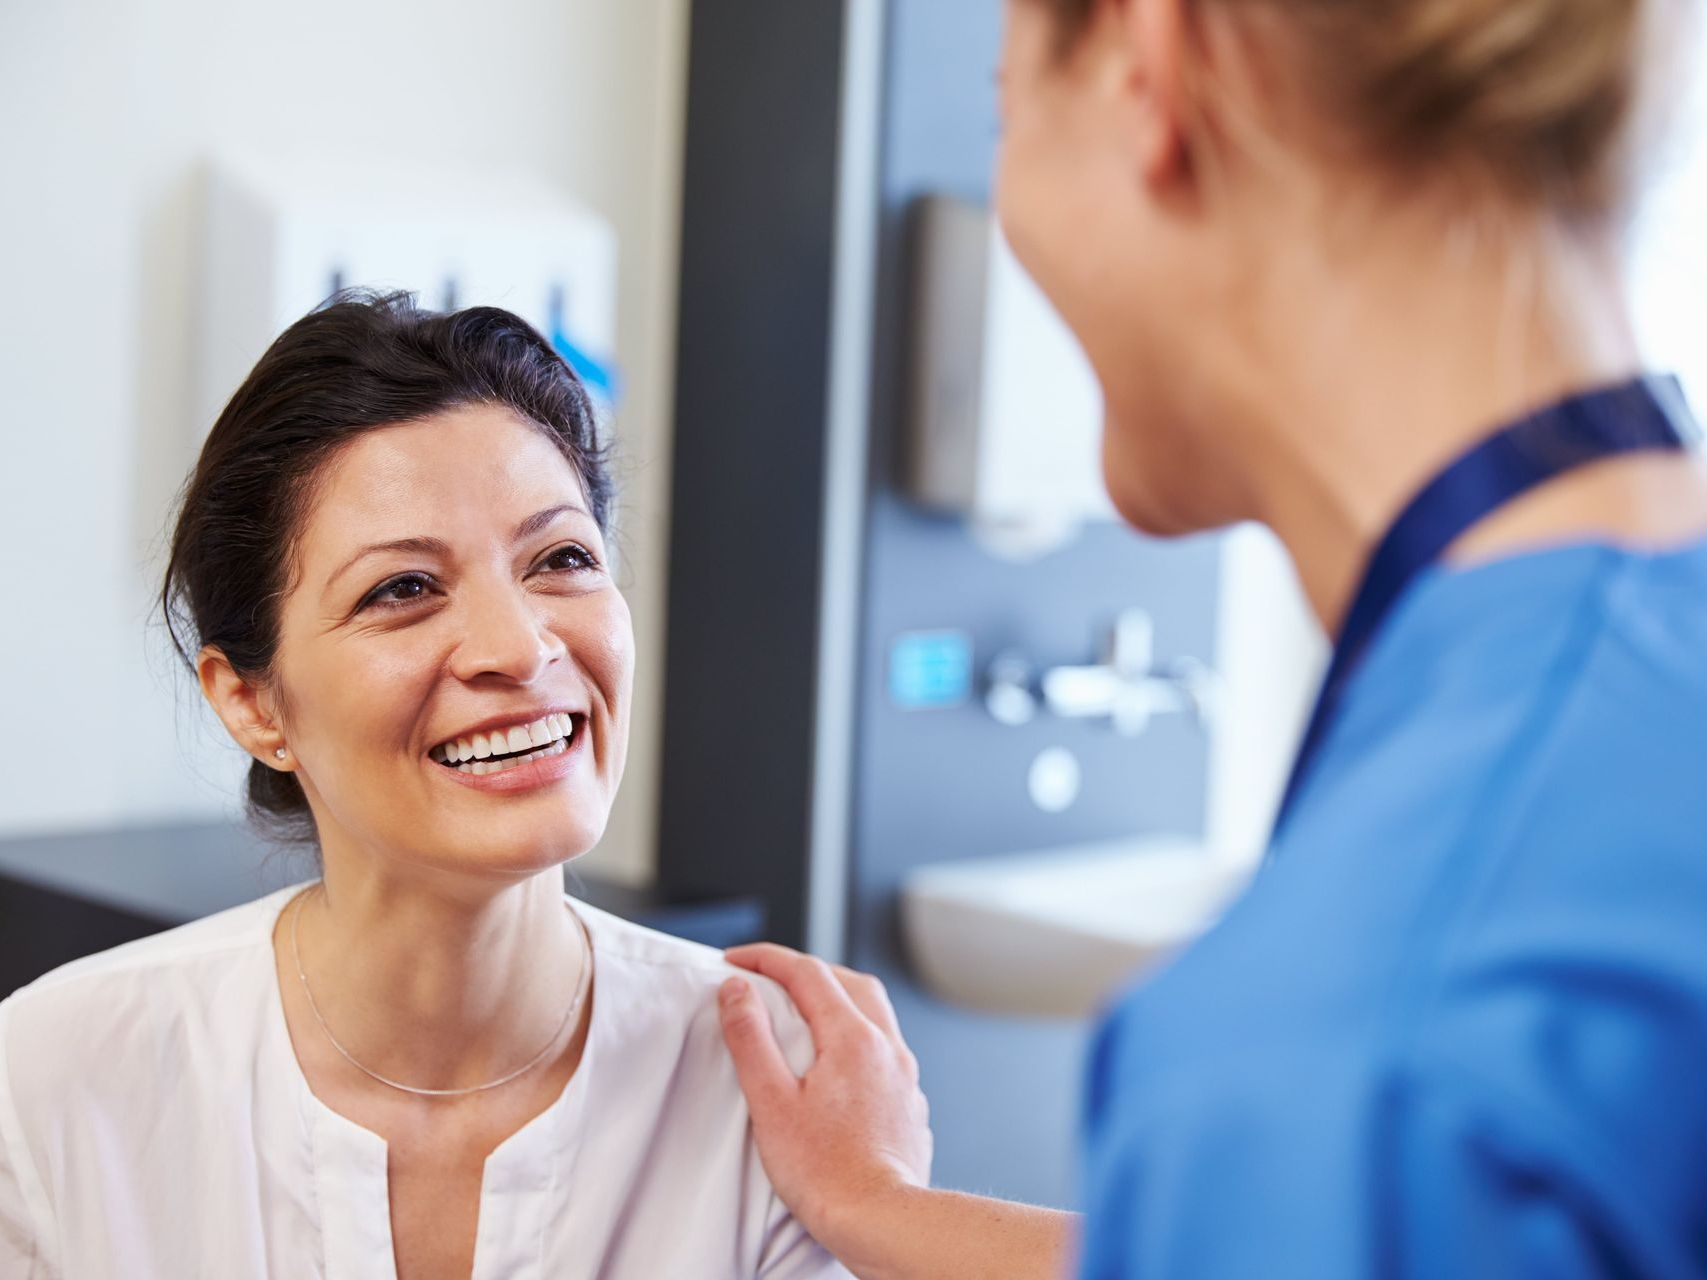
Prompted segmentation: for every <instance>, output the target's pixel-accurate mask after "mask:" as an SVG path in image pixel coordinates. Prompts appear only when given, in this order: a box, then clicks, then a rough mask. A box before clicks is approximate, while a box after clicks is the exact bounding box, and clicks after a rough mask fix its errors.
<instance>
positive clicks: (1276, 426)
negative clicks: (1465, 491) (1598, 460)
mask: <svg viewBox="0 0 1707 1280" xmlns="http://www.w3.org/2000/svg"><path fill="white" fill-rule="evenodd" d="M1438 241H1439V237H1438V235H1437V236H1436V243H1435V244H1434V245H1432V246H1431V245H1430V244H1429V243H1428V242H1427V240H1426V239H1424V240H1421V241H1419V242H1418V243H1412V244H1409V245H1406V244H1404V243H1395V244H1392V245H1390V246H1388V247H1387V248H1386V249H1385V250H1384V251H1383V250H1374V251H1372V252H1370V253H1369V254H1367V255H1366V256H1365V257H1364V258H1362V259H1361V260H1360V261H1359V262H1357V263H1349V262H1347V261H1345V260H1344V259H1343V258H1342V259H1340V260H1337V261H1336V260H1333V259H1330V258H1329V257H1327V256H1326V255H1325V254H1324V256H1323V257H1321V258H1320V259H1317V260H1316V261H1315V262H1314V263H1312V262H1311V261H1310V260H1309V258H1308V256H1307V255H1304V256H1301V258H1300V262H1301V266H1299V267H1298V268H1295V269H1294V271H1292V272H1286V271H1285V270H1284V269H1282V271H1281V272H1280V273H1278V274H1280V275H1286V276H1287V277H1288V278H1286V279H1284V280H1278V279H1277V280H1276V282H1275V283H1276V286H1277V287H1276V288H1274V289H1272V290H1270V291H1269V293H1268V296H1269V297H1270V298H1271V299H1273V302H1272V303H1271V305H1270V306H1269V308H1268V314H1267V316H1266V318H1265V321H1264V322H1261V323H1259V324H1258V325H1257V326H1256V328H1255V330H1254V332H1255V333H1256V334H1258V335H1259V337H1258V340H1257V341H1255V342H1254V343H1250V344H1241V348H1240V350H1238V351H1236V352H1230V353H1229V357H1230V358H1229V359H1228V360H1227V362H1226V363H1225V365H1224V368H1223V370H1222V381H1223V385H1225V386H1226V387H1228V388H1231V397H1230V400H1231V405H1232V407H1231V409H1230V410H1229V415H1230V417H1231V419H1232V420H1234V421H1242V422H1243V424H1244V427H1243V429H1242V430H1236V431H1232V432H1229V433H1228V435H1229V439H1230V444H1231V450H1230V451H1232V452H1236V454H1237V456H1236V457H1230V458H1229V459H1228V465H1230V466H1232V467H1235V468H1237V469H1239V471H1240V473H1241V474H1242V476H1243V477H1244V478H1245V479H1244V483H1243V484H1242V485H1241V486H1240V487H1241V488H1242V489H1243V490H1244V491H1245V492H1247V493H1250V494H1251V495H1252V499H1251V502H1252V507H1253V509H1252V510H1251V511H1249V512H1247V513H1241V514H1246V515H1249V516H1252V517H1254V518H1256V519H1259V520H1261V521H1263V522H1264V523H1266V524H1267V525H1269V527H1270V528H1272V529H1273V530H1274V531H1275V533H1276V534H1277V535H1278V536H1279V537H1280V539H1281V541H1282V542H1284V543H1285V544H1286V547H1287V549H1288V551H1289V552H1290V553H1291V555H1292V559H1293V562H1294V563H1295V565H1296V566H1297V568H1298V572H1299V578H1300V581H1301V583H1302V586H1303V588H1304V592H1305V595H1306V597H1307V598H1308V600H1309V602H1310V605H1311V608H1312V609H1313V611H1314V612H1315V614H1316V616H1317V618H1318V620H1319V621H1321V623H1322V624H1323V626H1324V628H1326V629H1327V631H1328V632H1329V634H1330V635H1331V634H1335V633H1337V631H1338V628H1339V626H1340V623H1341V621H1342V620H1343V617H1344V615H1345V612H1346V611H1347V610H1348V609H1349V607H1350V603H1351V596H1352V594H1353V592H1354V591H1355V590H1356V588H1357V585H1358V582H1359V580H1360V579H1361V576H1362V573H1363V570H1364V567H1365V565H1366V563H1367V561H1368V558H1369V556H1370V554H1371V553H1372V551H1373V548H1374V546H1375V544H1376V542H1377V541H1378V540H1379V539H1380V538H1381V536H1382V535H1383V534H1384V533H1385V531H1386V530H1387V528H1388V527H1389V525H1390V524H1391V522H1392V521H1393V520H1394V519H1395V518H1396V517H1397V515H1398V514H1399V512H1400V511H1401V510H1402V509H1403V508H1404V506H1405V505H1406V504H1407V503H1408V502H1409V500H1410V499H1411V498H1412V497H1413V496H1414V495H1415V494H1416V493H1417V492H1418V491H1419V490H1420V489H1421V488H1422V487H1423V486H1424V485H1425V484H1426V483H1427V482H1428V480H1429V479H1430V478H1431V477H1432V476H1433V475H1435V474H1436V473H1437V472H1438V471H1439V470H1441V469H1442V468H1443V467H1444V466H1446V465H1447V464H1448V463H1449V462H1450V461H1451V460H1452V459H1453V458H1455V457H1457V456H1458V455H1459V454H1461V453H1462V452H1464V451H1465V450H1466V449H1468V448H1469V447H1471V446H1472V445H1473V444H1475V443H1476V442H1478V441H1479V440H1481V439H1482V438H1484V437H1485V436H1487V435H1488V434H1489V433H1490V432H1492V431H1494V430H1495V429H1497V428H1498V427H1500V426H1502V425H1504V424H1505V423H1508V422H1510V421H1513V420H1515V419H1517V418H1519V417H1521V416H1522V415H1524V414H1526V413H1529V412H1532V411H1534V410H1536V409H1538V408H1541V407H1543V406H1545V405H1547V404H1549V403H1552V402H1554V401H1556V400H1559V399H1562V398H1564V397H1566V396H1568V395H1570V394H1573V393H1575V392H1579V391H1582V390H1585V389H1587V388H1589V387H1592V386H1596V385H1601V384H1605V383H1609V382H1613V381H1616V380H1619V379H1622V378H1625V377H1628V376H1630V375H1631V374H1632V373H1634V372H1635V370H1636V369H1637V367H1638V358H1637V355H1636V350H1635V344H1634V341H1633V339H1632V338H1631V335H1630V326H1629V323H1628V320H1627V315H1626V311H1625V306H1624V302H1623V299H1622V294H1621V289H1620V285H1619V280H1618V272H1617V266H1616V261H1615V259H1614V258H1613V255H1611V254H1610V253H1608V252H1605V251H1604V250H1602V249H1597V248H1592V247H1589V246H1585V245H1583V244H1582V243H1579V242H1575V241H1567V240H1566V239H1564V238H1562V237H1560V236H1557V235H1548V234H1541V233H1537V234H1535V235H1533V236H1532V237H1531V238H1529V239H1528V240H1525V241H1523V242H1521V244H1520V246H1519V248H1518V250H1517V251H1515V252H1514V251H1513V248H1512V242H1510V241H1505V242H1502V243H1495V242H1493V241H1492V239H1490V240H1488V241H1487V242H1483V243H1476V242H1469V243H1465V244H1457V245H1452V244H1448V245H1447V246H1446V247H1444V248H1443V247H1441V246H1440V244H1439V243H1438ZM1299 299H1308V301H1307V302H1301V301H1297V300H1299ZM1703 527H1707V485H1704V484H1703V482H1702V478H1701V475H1700V472H1699V471H1698V469H1697V468H1696V466H1695V465H1694V463H1693V462H1692V461H1691V460H1687V459H1678V458H1675V457H1666V458H1657V457H1652V456H1638V457H1632V458H1627V459H1623V460H1619V461H1614V462H1608V463H1603V464H1599V465H1597V466H1594V467H1592V468H1587V469H1585V470H1583V471H1581V472H1578V473H1574V474H1572V475H1570V476H1567V477H1566V478H1564V479H1562V480H1560V481H1556V482H1554V483H1552V484H1548V485H1546V486H1543V487H1542V488H1541V489H1539V490H1537V491H1535V492H1534V493H1532V494H1531V495H1529V496H1528V497H1526V498H1525V499H1523V500H1521V501H1519V502H1516V503H1514V504H1512V505H1511V506H1510V507H1508V508H1505V509H1503V510H1501V511H1500V512H1498V513H1496V514H1495V515H1493V516H1492V517H1491V518H1489V519H1488V520H1486V521H1484V522H1483V523H1481V524H1479V525H1477V526H1476V527H1474V528H1473V529H1471V530H1470V531H1469V533H1468V534H1467V535H1466V536H1465V537H1464V539H1463V540H1462V541H1461V542H1460V543H1459V544H1457V545H1455V546H1454V547H1453V548H1452V550H1451V551H1450V552H1449V556H1448V558H1449V559H1453V560H1462V559H1487V558H1495V557H1498V556H1499V555H1501V554H1505V553H1508V552H1509V551H1511V550H1515V549H1519V548H1526V547H1530V546H1538V545H1546V544H1549V543H1559V542H1569V541H1578V540H1582V539H1585V538H1590V537H1596V538H1606V539H1611V540H1614V541H1645V542H1655V543H1662V542H1665V541H1667V540H1669V539H1670V538H1672V537H1674V536H1675V537H1678V538H1681V537H1683V536H1685V535H1686V534H1690V535H1692V534H1694V533H1696V532H1698V531H1699V530H1700V529H1702V528H1703Z"/></svg>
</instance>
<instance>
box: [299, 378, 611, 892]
mask: <svg viewBox="0 0 1707 1280" xmlns="http://www.w3.org/2000/svg"><path fill="white" fill-rule="evenodd" d="M319 481H320V483H319V485H318V488H317V492H316V493H315V495H314V498H313V502H312V506H311V509H310V511H309V512H308V515H307V518H306V522H305V525H304V528H303V530H302V532H301V537H300V541H299V545H298V549H297V563H296V573H295V576H294V579H293V583H292V586H291V589H290V591H289V594H288V596H287V597H286V598H285V600H284V602H283V607H282V610H281V621H280V636H279V646H278V654H277V661H276V666H275V677H276V679H275V681H274V682H273V684H272V686H271V688H272V692H273V695H274V700H275V703H276V706H275V714H276V716H277V718H278V722H279V724H280V726H281V728H282V729H283V732H284V735H285V738H286V741H287V743H288V747H289V751H290V757H289V759H290V762H291V764H292V766H293V767H294V768H295V770H296V774H297V777H298V779H299V780H300V781H301V783H302V786H303V789H304V791H305V792H306V794H307V796H308V800H309V804H310V807H311V808H312V810H313V814H314V820H315V824H316V827H317V829H318V831H319V834H320V840H321V846H322V848H323V849H324V850H325V851H326V854H327V857H328V858H332V857H335V856H338V855H339V854H340V853H341V852H343V851H345V850H354V851H356V852H358V853H367V854H371V855H374V856H377V857H381V858H387V859H394V860H396V861H399V862H402V863H408V864H412V865H415V866H419V867H426V868H433V869H438V870H448V871H458V872H473V873H476V874H481V875H490V876H494V877H498V878H519V877H521V876H525V875H529V874H532V873H534V872H537V871H539V870H541V869H542V868H545V867H548V866H551V865H554V864H557V863H561V862H563V861H565V860H567V859H569V858H573V857H575V856H577V855H578V854H581V853H584V852H586V851H587V850H588V849H590V848H591V847H592V846H593V845H594V844H595V843H596V842H597V841H598V839H599V837H600V836H601V835H602V833H603V831H604V827H605V821H606V818H607V817H608V815H609V813H610V806H611V801H612V798H613V797H614V795H615V792H616V788H617V784H618V782H619V781H620V779H621V777H622V770H623V763H624V760H625V757H626V754H627V744H628V715H629V707H628V702H629V690H630V687H631V678H632V674H633V667H634V648H633V632H632V629H631V626H630V622H629V614H628V607H627V604H626V603H625V602H624V600H623V597H622V595H621V594H620V593H619V592H618V591H617V589H616V586H615V584H614V583H613V582H612V580H611V576H610V571H609V568H608V565H607V562H606V555H605V546H604V539H603V538H602V536H601V535H600V532H599V527H598V525H597V523H596V522H595V521H594V519H593V517H592V515H591V514H590V512H589V510H588V507H587V501H586V498H585V496H584V494H583V493H582V488H581V483H580V480H579V477H578V476H577V475H576V474H575V471H574V469H573V468H572V467H571V466H570V464H569V463H568V462H567V461H566V460H565V459H564V457H563V455H562V454H561V453H559V452H558V450H557V448H556V447H555V446H554V445H553V444H552V443H551V442H550V441H549V440H548V439H547V438H546V437H545V435H544V434H543V433H542V432H540V431H539V430H537V429H535V428H534V427H532V426H530V425H528V424H527V423H526V422H524V421H523V420H522V419H520V418H518V417H517V416H516V415H515V414H514V413H513V412H512V411H510V410H508V409H506V408H502V407H493V406H490V405H478V406H468V407H462V408H457V409H453V410H450V411H447V412H445V413H442V414H438V415H436V416H434V417H432V418H429V419H426V420H423V421H420V422H411V423H406V424H403V425H400V426H394V427H385V428H381V429H378V430H375V431H370V432H367V433H365V434H363V435H361V436H358V437H357V438H356V439H355V440H354V441H353V442H352V443H351V444H349V445H348V446H347V447H345V448H344V449H342V450H341V451H340V452H339V453H338V454H337V455H336V456H335V457H334V459H333V460H332V461H331V462H329V463H328V464H327V466H326V468H325V470H324V472H323V473H322V475H321V476H320V477H319ZM465 753H466V754H469V755H470V758H469V759H468V760H466V761H463V760H461V759H460V758H461V757H462V756H463V755H464V754H465ZM453 759H454V760H455V763H453V762H452V760H453ZM518 761H521V763H517V762H518Z"/></svg>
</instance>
